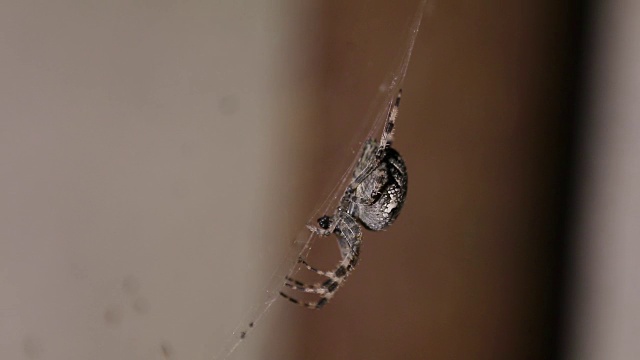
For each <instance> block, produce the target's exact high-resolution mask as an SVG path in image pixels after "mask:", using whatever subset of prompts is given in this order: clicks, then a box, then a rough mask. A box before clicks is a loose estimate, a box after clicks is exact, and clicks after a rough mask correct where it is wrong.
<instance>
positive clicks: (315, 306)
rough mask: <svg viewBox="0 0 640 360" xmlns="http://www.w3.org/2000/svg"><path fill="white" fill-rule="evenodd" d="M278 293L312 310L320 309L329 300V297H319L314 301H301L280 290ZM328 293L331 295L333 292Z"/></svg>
mask: <svg viewBox="0 0 640 360" xmlns="http://www.w3.org/2000/svg"><path fill="white" fill-rule="evenodd" d="M280 295H281V296H282V297H283V298H285V299H287V300H289V301H290V302H292V303H294V304H296V305H300V306H304V307H306V308H307V309H313V310H318V309H321V308H322V307H323V306H325V305H326V304H327V303H328V302H329V299H330V297H321V298H320V300H318V301H316V302H303V301H300V300H298V299H296V298H293V297H291V296H289V295H287V294H285V293H283V292H282V291H280ZM330 295H333V294H330Z"/></svg>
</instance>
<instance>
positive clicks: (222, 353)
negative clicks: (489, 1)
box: [214, 0, 430, 360]
mask: <svg viewBox="0 0 640 360" xmlns="http://www.w3.org/2000/svg"><path fill="white" fill-rule="evenodd" d="M428 3H430V2H429V1H428V0H420V1H419V5H418V8H417V10H416V12H415V15H414V16H413V18H412V19H411V20H410V22H409V23H408V25H407V27H408V29H407V31H406V32H405V36H404V37H403V38H402V41H401V42H400V43H401V44H402V45H401V47H400V49H401V51H400V52H399V54H398V55H397V56H396V59H395V61H394V62H393V63H392V67H391V71H389V72H388V73H387V76H386V78H385V79H384V80H383V81H382V82H381V83H380V86H379V88H378V91H377V94H376V95H375V98H374V99H373V101H372V102H371V105H370V106H369V110H368V111H367V114H366V119H371V120H370V121H366V120H365V121H364V122H363V125H362V127H361V129H360V130H359V131H357V132H356V134H355V135H354V136H353V138H352V140H351V146H350V148H351V149H355V151H354V154H355V156H354V157H353V160H352V161H351V163H350V164H349V166H348V167H347V168H346V169H345V170H344V172H343V173H342V175H341V176H340V177H339V179H338V181H337V182H336V185H335V186H334V187H333V188H332V189H331V190H330V191H329V195H328V196H326V197H324V199H325V200H324V201H322V203H321V204H320V205H319V206H318V207H317V208H316V209H315V210H314V211H313V212H312V213H311V216H310V217H309V219H308V220H307V224H306V225H316V219H317V218H318V217H320V216H322V215H324V214H333V212H334V209H335V208H336V206H337V205H338V203H339V201H340V199H341V197H342V195H343V193H344V190H345V189H346V187H347V186H348V184H349V183H350V181H351V179H352V176H353V169H354V167H355V165H356V162H357V161H358V157H359V154H360V149H361V148H362V146H363V143H364V142H365V141H366V140H367V139H369V138H373V139H378V140H379V138H380V136H381V133H382V129H383V127H384V124H385V122H386V120H387V114H388V111H389V108H390V105H391V104H392V102H393V101H394V100H395V98H396V96H397V93H398V91H399V90H400V89H401V86H402V83H403V81H404V79H405V76H406V73H407V69H408V67H409V61H410V59H411V54H412V52H413V48H414V44H415V40H416V37H417V35H418V30H419V28H420V24H421V21H422V18H423V15H424V12H425V9H426V8H427V4H428ZM316 239H317V235H314V234H312V233H311V232H310V231H309V230H308V229H307V228H306V226H303V227H302V229H301V230H300V231H299V232H298V234H297V235H296V236H295V238H294V239H293V241H292V242H291V243H290V247H289V250H288V252H287V253H286V255H285V256H284V257H283V258H282V259H281V260H280V261H279V262H277V263H278V264H279V265H278V266H277V267H276V268H275V269H274V270H273V272H272V273H271V275H270V276H269V281H268V283H267V285H266V286H265V287H264V289H263V290H262V291H261V294H262V296H261V299H260V300H259V301H256V302H254V305H253V306H251V307H250V308H249V309H247V310H246V311H245V312H244V315H243V316H242V319H241V320H240V321H239V323H238V325H237V326H236V327H235V329H234V330H233V331H232V333H231V334H230V335H229V337H228V339H227V340H226V341H225V342H224V343H223V345H222V347H221V348H220V349H219V351H218V352H217V354H216V356H215V357H214V359H216V360H224V359H228V358H229V357H230V356H231V355H232V354H233V352H234V351H235V350H236V349H237V348H238V347H239V346H240V345H241V344H242V343H243V341H245V339H246V337H248V336H250V333H251V332H252V331H253V330H255V328H256V327H257V326H258V325H259V324H260V322H261V321H262V320H263V319H264V317H265V315H266V314H267V312H268V311H269V309H270V308H271V306H272V305H273V304H274V303H275V302H276V301H278V300H281V299H279V298H280V295H279V292H280V291H281V289H282V288H283V284H284V278H285V276H286V275H292V276H293V275H295V274H296V273H297V272H298V271H299V270H300V266H299V264H298V263H297V260H298V258H300V257H302V258H306V257H307V255H308V254H309V252H310V251H311V249H312V247H313V245H314V243H315V241H316Z"/></svg>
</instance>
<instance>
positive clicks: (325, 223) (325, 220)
mask: <svg viewBox="0 0 640 360" xmlns="http://www.w3.org/2000/svg"><path fill="white" fill-rule="evenodd" d="M318 225H320V227H321V228H323V229H325V230H327V229H329V226H331V218H330V217H328V216H327V215H325V216H323V217H321V218H319V219H318Z"/></svg>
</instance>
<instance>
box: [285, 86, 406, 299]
mask: <svg viewBox="0 0 640 360" xmlns="http://www.w3.org/2000/svg"><path fill="white" fill-rule="evenodd" d="M401 95H402V90H400V91H399V92H398V97H397V98H396V100H395V101H394V102H393V103H392V104H391V106H390V107H389V113H388V116H387V122H386V124H385V126H384V129H383V132H382V136H381V137H380V141H379V142H376V141H374V140H373V139H369V140H367V142H366V143H365V144H364V146H363V148H362V151H361V154H360V158H359V159H358V162H357V163H356V166H355V169H354V174H353V179H352V181H351V183H350V184H349V186H347V189H346V190H345V192H344V195H343V196H342V198H341V199H340V204H339V205H338V207H337V208H336V210H335V212H334V214H333V215H332V216H328V215H324V216H322V217H320V218H319V219H318V226H319V227H315V226H307V227H308V228H309V230H310V231H311V232H313V233H315V234H318V235H320V236H330V235H332V234H333V235H335V236H336V238H337V239H338V246H339V248H340V255H341V256H342V260H341V261H340V262H339V263H338V266H337V267H336V268H335V269H334V270H333V271H322V270H318V269H316V268H314V267H312V266H311V265H309V264H308V263H307V262H306V261H305V260H304V259H302V258H300V259H299V260H298V262H299V263H300V264H302V265H304V266H305V267H306V268H307V269H308V270H310V271H312V272H315V273H316V274H318V275H321V276H324V277H326V278H327V280H326V281H324V282H321V283H317V284H310V285H309V284H304V283H302V282H300V281H297V280H294V279H292V278H290V277H287V278H286V282H285V286H287V287H289V288H291V289H294V290H299V291H302V292H306V293H312V294H316V295H318V296H319V297H320V299H319V300H318V301H317V302H301V301H299V300H298V299H296V298H293V297H291V296H289V295H287V294H285V293H283V292H280V295H282V296H283V297H285V298H286V299H288V300H289V301H291V302H293V303H295V304H298V305H302V306H305V307H307V308H310V309H319V308H321V307H323V306H324V305H325V304H326V303H327V302H328V301H329V300H330V299H331V298H332V297H333V295H334V293H335V291H336V290H337V289H338V288H339V287H340V285H341V284H342V283H343V282H344V280H345V279H346V277H347V276H349V274H350V273H351V271H353V269H354V268H355V266H356V265H357V263H358V260H359V258H360V245H361V243H362V229H361V227H360V225H362V226H363V227H364V228H366V229H368V230H373V231H379V230H383V229H385V228H387V227H388V226H390V225H391V224H393V222H394V221H395V219H396V218H397V217H398V215H399V214H400V210H401V209H402V206H403V205H404V201H405V199H406V196H407V167H406V166H405V163H404V160H403V159H402V157H401V156H400V154H399V153H398V152H397V151H396V150H395V149H393V148H392V147H391V144H392V142H393V130H394V128H395V119H396V116H397V115H398V108H399V106H400V97H401Z"/></svg>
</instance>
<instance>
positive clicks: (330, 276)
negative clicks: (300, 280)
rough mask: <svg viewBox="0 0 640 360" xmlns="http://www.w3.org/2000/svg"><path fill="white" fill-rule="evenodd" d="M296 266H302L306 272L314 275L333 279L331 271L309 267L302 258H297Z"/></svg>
mask: <svg viewBox="0 0 640 360" xmlns="http://www.w3.org/2000/svg"><path fill="white" fill-rule="evenodd" d="M298 264H302V265H304V267H306V268H307V270H309V271H313V272H314V273H316V274H318V275H322V276H326V277H328V278H332V277H335V275H334V273H333V271H322V270H318V269H316V268H314V267H313V266H311V265H309V263H307V262H306V261H305V260H304V259H303V258H298Z"/></svg>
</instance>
